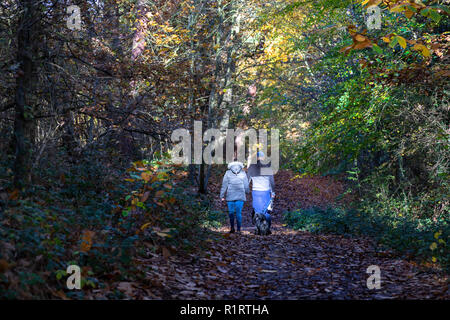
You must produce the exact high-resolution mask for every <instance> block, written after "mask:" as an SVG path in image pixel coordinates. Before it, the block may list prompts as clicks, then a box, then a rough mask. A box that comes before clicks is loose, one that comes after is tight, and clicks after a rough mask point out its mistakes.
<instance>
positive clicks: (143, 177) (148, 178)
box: [141, 172, 152, 182]
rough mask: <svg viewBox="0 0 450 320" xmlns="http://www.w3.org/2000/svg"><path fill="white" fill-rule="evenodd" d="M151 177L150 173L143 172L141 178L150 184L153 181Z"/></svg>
mask: <svg viewBox="0 0 450 320" xmlns="http://www.w3.org/2000/svg"><path fill="white" fill-rule="evenodd" d="M151 177H152V176H151V175H150V174H149V173H148V172H142V173H141V178H142V179H143V180H144V181H145V182H149V181H150V179H151Z"/></svg>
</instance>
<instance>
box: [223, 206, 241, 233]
mask: <svg viewBox="0 0 450 320" xmlns="http://www.w3.org/2000/svg"><path fill="white" fill-rule="evenodd" d="M227 204H228V215H229V216H230V225H231V229H234V215H235V214H236V222H237V230H238V231H240V230H241V223H242V207H243V206H244V201H240V200H236V201H227Z"/></svg>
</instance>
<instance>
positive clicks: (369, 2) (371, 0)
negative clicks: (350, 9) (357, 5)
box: [361, 0, 382, 8]
mask: <svg viewBox="0 0 450 320" xmlns="http://www.w3.org/2000/svg"><path fill="white" fill-rule="evenodd" d="M381 2H382V1H381V0H364V1H363V2H362V3H361V4H362V5H363V6H365V7H367V8H368V7H372V6H377V5H379V4H380V3H381Z"/></svg>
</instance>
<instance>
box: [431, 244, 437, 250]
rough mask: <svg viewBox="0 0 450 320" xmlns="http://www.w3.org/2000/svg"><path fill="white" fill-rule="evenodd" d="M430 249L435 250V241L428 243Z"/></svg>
mask: <svg viewBox="0 0 450 320" xmlns="http://www.w3.org/2000/svg"><path fill="white" fill-rule="evenodd" d="M430 249H431V250H436V249H437V243H436V242H433V243H432V244H431V245H430Z"/></svg>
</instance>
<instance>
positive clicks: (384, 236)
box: [284, 207, 450, 271]
mask: <svg viewBox="0 0 450 320" xmlns="http://www.w3.org/2000/svg"><path fill="white" fill-rule="evenodd" d="M284 218H285V221H286V222H287V224H288V225H290V226H291V227H293V228H294V229H298V230H303V231H309V232H313V233H331V234H342V235H348V236H361V235H364V236H369V237H371V238H373V239H375V240H376V241H377V242H378V243H379V244H381V245H384V246H387V247H390V248H392V249H395V250H397V251H399V252H401V253H404V254H407V255H409V256H412V257H415V258H419V259H422V260H430V261H433V262H439V263H440V264H441V266H442V267H443V268H444V269H445V270H447V271H448V270H450V250H448V241H449V237H450V226H449V219H448V218H447V219H444V218H442V219H441V220H437V221H433V220H431V219H420V220H419V219H415V220H414V219H411V218H407V217H404V216H402V217H399V216H392V215H388V214H380V213H376V212H363V211H360V210H355V209H342V208H328V209H321V208H315V207H314V208H309V209H300V210H296V211H290V212H286V213H285V215H284Z"/></svg>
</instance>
